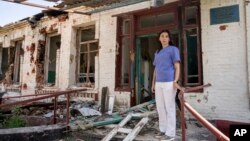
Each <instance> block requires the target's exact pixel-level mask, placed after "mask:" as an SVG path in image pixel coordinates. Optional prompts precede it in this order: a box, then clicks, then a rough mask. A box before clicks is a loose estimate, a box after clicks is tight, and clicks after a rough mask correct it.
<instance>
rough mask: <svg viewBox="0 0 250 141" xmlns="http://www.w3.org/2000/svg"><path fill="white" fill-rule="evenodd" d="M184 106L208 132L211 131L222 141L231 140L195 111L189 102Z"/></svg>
mask: <svg viewBox="0 0 250 141" xmlns="http://www.w3.org/2000/svg"><path fill="white" fill-rule="evenodd" d="M184 106H185V107H186V108H187V110H188V111H189V112H190V113H191V114H192V115H193V116H194V117H195V118H196V119H197V120H198V121H199V122H201V123H202V124H203V125H204V126H205V127H206V128H207V129H208V130H210V131H211V132H212V133H213V134H214V135H215V136H216V137H218V138H219V140H220V141H229V140H230V139H229V138H228V137H227V136H226V135H224V134H223V133H222V132H221V131H220V130H218V129H217V128H216V127H214V126H213V125H212V124H211V123H210V122H209V121H207V120H206V119H205V118H203V117H202V116H201V115H200V114H199V113H198V112H197V111H195V110H194V109H193V108H192V107H191V106H190V105H189V104H188V103H187V102H184Z"/></svg>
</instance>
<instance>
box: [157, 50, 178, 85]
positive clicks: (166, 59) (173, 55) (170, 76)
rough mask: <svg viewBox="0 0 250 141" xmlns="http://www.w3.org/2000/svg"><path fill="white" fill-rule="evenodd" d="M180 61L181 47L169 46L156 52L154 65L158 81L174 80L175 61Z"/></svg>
mask: <svg viewBox="0 0 250 141" xmlns="http://www.w3.org/2000/svg"><path fill="white" fill-rule="evenodd" d="M176 61H180V53H179V49H178V48H177V47H175V46H168V47H165V48H163V49H161V51H160V52H158V53H157V52H156V53H155V58H154V62H153V64H154V66H155V72H156V82H171V81H174V72H175V69H174V63H175V62H176Z"/></svg>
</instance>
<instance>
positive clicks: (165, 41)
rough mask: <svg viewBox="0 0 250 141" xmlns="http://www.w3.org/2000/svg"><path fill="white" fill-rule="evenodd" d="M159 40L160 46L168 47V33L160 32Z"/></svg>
mask: <svg viewBox="0 0 250 141" xmlns="http://www.w3.org/2000/svg"><path fill="white" fill-rule="evenodd" d="M159 40H160V42H161V44H162V46H167V45H169V40H170V39H169V35H168V33H167V32H162V33H161V34H160V38H159Z"/></svg>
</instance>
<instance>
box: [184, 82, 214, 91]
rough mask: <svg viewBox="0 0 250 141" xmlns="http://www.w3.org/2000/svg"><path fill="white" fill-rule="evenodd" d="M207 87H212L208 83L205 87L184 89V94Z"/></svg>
mask: <svg viewBox="0 0 250 141" xmlns="http://www.w3.org/2000/svg"><path fill="white" fill-rule="evenodd" d="M209 86H212V85H211V84H210V83H208V84H206V85H202V86H197V87H187V88H185V93H187V92H193V91H197V90H200V89H202V88H205V87H209Z"/></svg>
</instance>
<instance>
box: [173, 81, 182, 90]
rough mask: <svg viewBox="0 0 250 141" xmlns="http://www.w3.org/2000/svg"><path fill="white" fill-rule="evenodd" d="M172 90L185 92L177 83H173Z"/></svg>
mask: <svg viewBox="0 0 250 141" xmlns="http://www.w3.org/2000/svg"><path fill="white" fill-rule="evenodd" d="M173 85H174V88H176V89H179V90H180V91H182V92H185V88H183V87H181V86H180V85H179V84H178V83H177V82H173Z"/></svg>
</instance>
